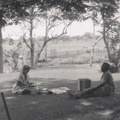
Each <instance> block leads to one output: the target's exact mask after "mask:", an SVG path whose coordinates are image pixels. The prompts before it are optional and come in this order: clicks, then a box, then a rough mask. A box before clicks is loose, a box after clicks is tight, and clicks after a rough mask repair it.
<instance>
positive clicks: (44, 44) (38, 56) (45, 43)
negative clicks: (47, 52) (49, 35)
mask: <svg viewBox="0 0 120 120" xmlns="http://www.w3.org/2000/svg"><path fill="white" fill-rule="evenodd" d="M46 45H47V42H44V43H43V45H42V48H41V49H40V52H39V53H38V54H37V57H36V60H35V64H34V65H35V67H36V66H37V63H38V59H39V58H40V55H41V53H42V51H43V50H44V48H45V46H46Z"/></svg>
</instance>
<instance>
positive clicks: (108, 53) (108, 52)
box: [103, 14, 111, 62]
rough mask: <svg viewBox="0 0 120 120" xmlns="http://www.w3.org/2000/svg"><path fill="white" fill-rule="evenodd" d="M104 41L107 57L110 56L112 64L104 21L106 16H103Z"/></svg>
mask: <svg viewBox="0 0 120 120" xmlns="http://www.w3.org/2000/svg"><path fill="white" fill-rule="evenodd" d="M103 40H104V43H105V46H106V49H107V55H108V60H109V62H111V56H110V50H109V46H108V42H107V40H106V30H105V19H104V14H103Z"/></svg>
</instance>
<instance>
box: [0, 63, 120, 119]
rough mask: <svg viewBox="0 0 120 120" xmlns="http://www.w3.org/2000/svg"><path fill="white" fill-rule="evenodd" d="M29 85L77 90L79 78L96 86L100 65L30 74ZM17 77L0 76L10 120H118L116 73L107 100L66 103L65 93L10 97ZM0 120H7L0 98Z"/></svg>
mask: <svg viewBox="0 0 120 120" xmlns="http://www.w3.org/2000/svg"><path fill="white" fill-rule="evenodd" d="M29 74H30V79H31V81H34V82H37V83H38V84H39V87H45V88H49V89H51V88H59V87H67V88H69V89H71V90H72V91H73V92H77V90H78V79H79V78H90V79H91V80H92V81H91V82H92V86H96V85H98V84H99V83H100V76H101V75H102V73H101V72H100V64H99V65H98V64H94V65H93V66H92V67H90V66H89V65H88V64H87V65H79V66H75V65H74V66H56V67H52V68H51V67H50V68H42V69H38V70H31V71H30V73H29ZM18 75H19V73H8V74H0V78H1V80H0V90H1V92H2V91H3V92H4V94H5V99H6V103H7V106H8V109H9V113H10V117H11V120H120V114H119V113H120V108H119V103H120V87H119V86H120V80H119V78H120V73H114V74H113V77H114V79H115V88H116V89H115V93H114V94H112V96H110V97H103V98H101V97H98V98H86V99H79V100H70V99H69V98H68V96H67V93H62V94H57V95H55V94H51V95H13V94H12V92H11V89H12V86H13V84H14V79H16V78H17V76H18ZM0 106H1V107H0V120H8V118H7V115H6V112H5V108H4V104H3V101H2V98H1V97H0Z"/></svg>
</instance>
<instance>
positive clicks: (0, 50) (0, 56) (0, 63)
mask: <svg viewBox="0 0 120 120" xmlns="http://www.w3.org/2000/svg"><path fill="white" fill-rule="evenodd" d="M0 73H3V48H2V16H1V15H0Z"/></svg>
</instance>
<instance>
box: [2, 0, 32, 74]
mask: <svg viewBox="0 0 120 120" xmlns="http://www.w3.org/2000/svg"><path fill="white" fill-rule="evenodd" d="M26 2H28V1H27V0H0V73H3V49H2V27H3V26H5V25H7V23H9V22H10V21H12V22H16V20H17V18H18V17H22V16H26V15H27V12H26V11H25V9H26V7H28V5H30V4H26Z"/></svg>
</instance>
